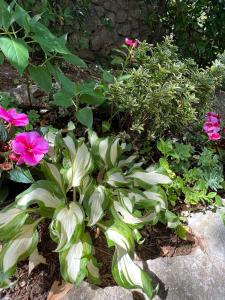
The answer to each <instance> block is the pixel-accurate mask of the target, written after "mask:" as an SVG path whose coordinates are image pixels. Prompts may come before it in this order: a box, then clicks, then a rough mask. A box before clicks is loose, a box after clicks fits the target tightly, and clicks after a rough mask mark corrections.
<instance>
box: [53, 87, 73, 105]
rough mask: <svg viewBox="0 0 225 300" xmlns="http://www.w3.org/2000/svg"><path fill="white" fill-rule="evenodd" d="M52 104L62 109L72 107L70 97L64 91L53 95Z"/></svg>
mask: <svg viewBox="0 0 225 300" xmlns="http://www.w3.org/2000/svg"><path fill="white" fill-rule="evenodd" d="M53 98H54V104H56V105H58V106H62V107H70V106H72V104H73V103H72V97H71V95H70V94H68V93H67V91H66V90H61V91H59V92H58V93H56V94H54V95H53Z"/></svg>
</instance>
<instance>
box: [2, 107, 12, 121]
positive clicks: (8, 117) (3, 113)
mask: <svg viewBox="0 0 225 300" xmlns="http://www.w3.org/2000/svg"><path fill="white" fill-rule="evenodd" d="M0 118H2V119H3V120H5V121H7V122H10V120H11V118H10V116H9V114H8V112H7V110H5V109H4V108H3V107H1V106H0Z"/></svg>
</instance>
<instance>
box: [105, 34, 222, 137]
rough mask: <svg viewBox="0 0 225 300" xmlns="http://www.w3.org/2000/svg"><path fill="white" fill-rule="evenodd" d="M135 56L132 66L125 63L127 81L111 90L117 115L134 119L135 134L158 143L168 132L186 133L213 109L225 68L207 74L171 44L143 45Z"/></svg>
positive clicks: (215, 69)
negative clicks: (144, 132)
mask: <svg viewBox="0 0 225 300" xmlns="http://www.w3.org/2000/svg"><path fill="white" fill-rule="evenodd" d="M132 51H133V57H132V60H131V63H130V64H129V65H128V66H127V65H126V64H123V62H125V63H126V62H127V60H126V59H125V60H123V62H122V64H123V72H124V73H123V74H126V75H127V78H126V79H124V80H121V76H120V77H119V78H118V79H115V81H114V83H113V84H111V85H110V87H109V92H108V94H107V98H108V100H109V101H110V103H111V105H112V108H113V110H114V114H118V113H122V116H123V121H124V120H125V121H124V123H126V120H129V121H130V122H131V128H132V129H135V130H140V131H143V130H146V131H147V132H148V133H149V135H150V136H151V137H152V138H153V137H159V136H162V135H163V134H164V133H165V132H168V131H169V132H171V133H173V134H174V135H177V134H179V133H180V134H184V132H185V131H186V130H187V129H189V128H190V126H191V124H193V123H195V122H198V118H201V119H202V116H203V114H204V113H205V110H206V108H209V107H211V106H212V104H213V100H214V98H215V96H214V92H215V88H216V86H217V85H218V84H219V83H220V77H219V75H221V71H222V70H223V68H218V67H217V66H215V65H214V69H213V70H212V69H206V70H203V69H200V68H198V66H197V65H196V64H195V63H194V61H193V60H190V59H185V60H181V59H179V57H178V54H177V48H176V46H174V45H173V44H172V43H171V41H170V40H169V39H166V40H165V41H164V42H163V43H161V44H158V45H157V46H156V47H154V48H151V47H150V46H149V45H148V44H147V43H146V42H143V43H141V44H140V45H139V47H138V48H136V49H132ZM120 53H123V54H124V55H123V57H124V56H125V55H127V51H124V50H121V51H120ZM128 55H130V52H128ZM114 59H115V57H114ZM120 63H121V61H120ZM219 66H220V67H221V64H219ZM130 119H131V120H130Z"/></svg>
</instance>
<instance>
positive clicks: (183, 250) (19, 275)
mask: <svg viewBox="0 0 225 300" xmlns="http://www.w3.org/2000/svg"><path fill="white" fill-rule="evenodd" d="M48 226H49V222H47V221H45V222H43V223H42V224H41V225H40V226H39V228H38V231H39V236H40V242H39V246H38V250H39V253H40V254H41V255H43V256H44V257H45V258H46V261H47V264H40V265H39V266H37V267H36V268H34V269H33V271H32V272H31V274H30V275H28V261H24V262H21V263H20V264H19V265H18V267H17V271H16V274H15V276H14V277H13V280H12V281H16V283H15V285H14V286H13V287H11V288H9V289H3V290H1V292H0V299H4V300H14V299H16V300H46V299H47V296H48V294H49V291H50V289H51V286H52V284H53V282H54V281H61V280H62V278H61V277H60V267H59V260H58V254H57V253H54V252H52V251H53V250H54V249H55V248H56V244H55V243H54V242H52V241H51V239H50V237H49V234H48ZM90 234H91V236H92V240H93V245H94V254H95V257H96V258H97V260H98V262H100V263H101V267H100V275H101V284H100V287H102V288H104V287H107V286H114V285H116V282H115V281H114V279H113V277H112V274H111V263H112V257H113V252H114V249H113V248H111V249H110V248H108V246H107V244H106V240H105V238H104V236H103V234H101V233H99V231H98V229H97V230H96V229H95V230H94V229H93V230H92V231H91V232H90ZM142 235H143V237H144V238H145V241H144V243H143V244H142V245H139V246H137V248H136V253H137V259H139V260H147V259H154V258H157V257H160V256H167V257H168V256H177V255H187V254H190V253H191V251H192V248H193V243H190V242H186V241H183V240H180V239H179V238H178V237H177V236H176V235H175V234H174V232H173V231H172V230H170V229H166V228H165V226H163V225H156V226H154V227H151V226H149V227H146V228H145V229H144V230H143V231H142ZM134 298H135V299H140V295H139V294H135V295H134Z"/></svg>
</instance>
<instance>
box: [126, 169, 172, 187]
mask: <svg viewBox="0 0 225 300" xmlns="http://www.w3.org/2000/svg"><path fill="white" fill-rule="evenodd" d="M126 178H128V179H133V180H134V183H135V186H141V187H143V188H149V187H151V186H152V185H156V184H170V183H171V179H170V178H169V177H168V176H166V175H164V174H161V173H159V172H158V171H157V170H155V169H151V170H148V171H145V170H143V169H141V168H137V169H135V170H133V171H132V173H131V174H129V175H127V176H126Z"/></svg>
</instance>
